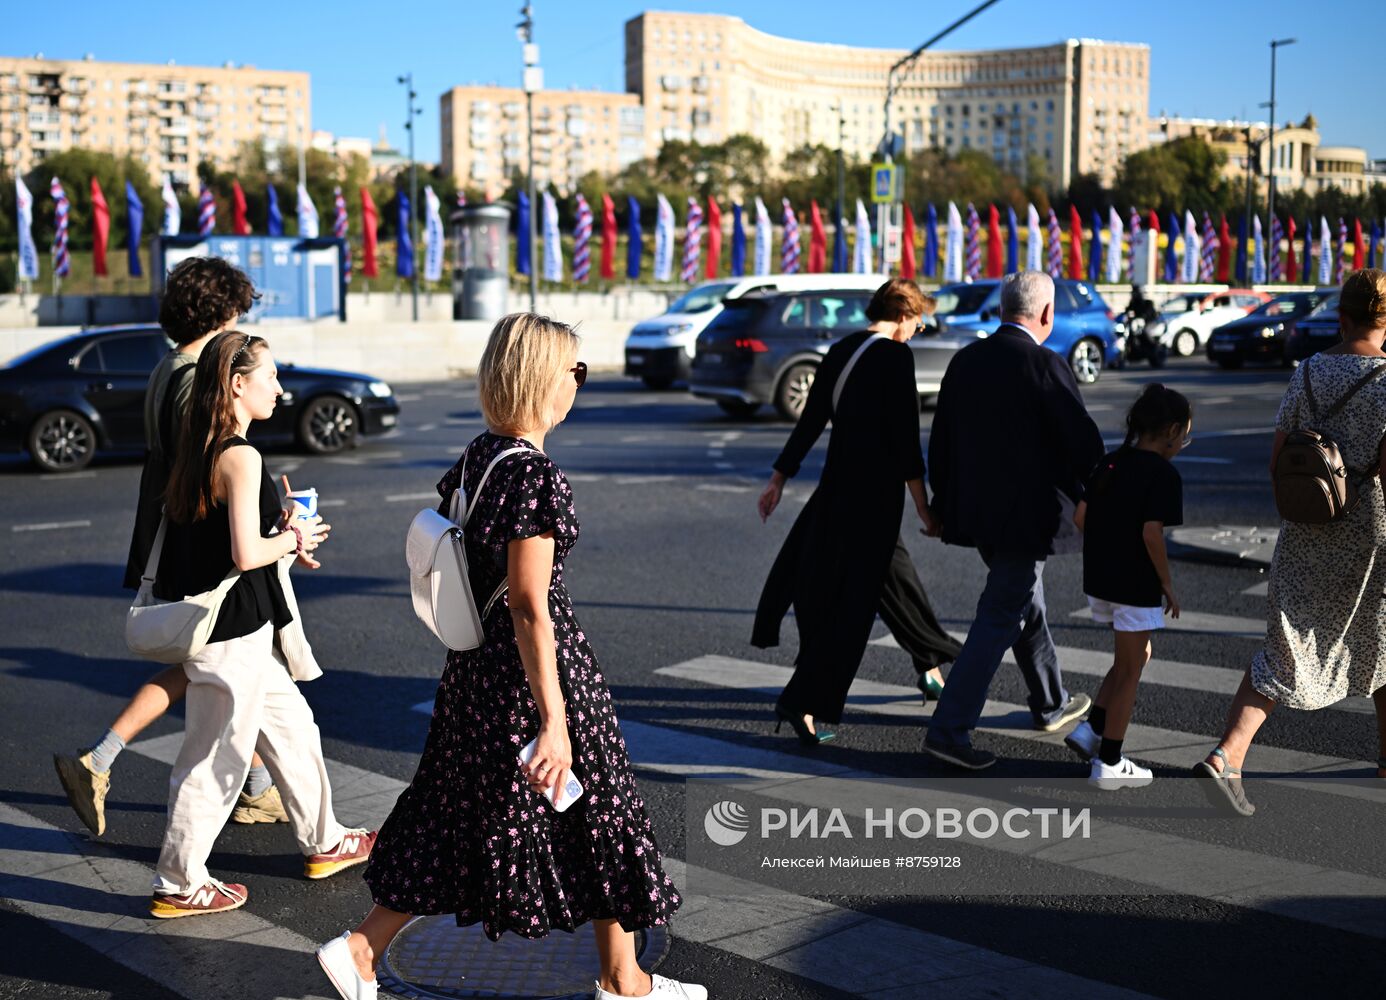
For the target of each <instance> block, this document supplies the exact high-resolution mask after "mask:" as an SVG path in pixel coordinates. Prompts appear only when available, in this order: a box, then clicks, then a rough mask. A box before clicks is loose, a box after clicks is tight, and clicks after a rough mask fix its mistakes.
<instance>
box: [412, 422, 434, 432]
mask: <svg viewBox="0 0 1386 1000" xmlns="http://www.w3.org/2000/svg"><path fill="white" fill-rule="evenodd" d="M437 429H438V425H437V424H419V426H417V427H415V428H414V430H416V431H419V432H420V433H422V434H427V433H429V432H430V431H436V430H437Z"/></svg>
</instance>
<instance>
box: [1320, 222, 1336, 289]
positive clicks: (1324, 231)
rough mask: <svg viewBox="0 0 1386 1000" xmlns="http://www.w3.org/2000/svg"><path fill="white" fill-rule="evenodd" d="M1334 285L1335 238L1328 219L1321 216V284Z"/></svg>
mask: <svg viewBox="0 0 1386 1000" xmlns="http://www.w3.org/2000/svg"><path fill="white" fill-rule="evenodd" d="M1332 283H1333V236H1332V234H1331V233H1330V232H1329V231H1328V219H1327V218H1326V217H1325V216H1322V215H1320V216H1319V284H1320V285H1330V284H1332Z"/></svg>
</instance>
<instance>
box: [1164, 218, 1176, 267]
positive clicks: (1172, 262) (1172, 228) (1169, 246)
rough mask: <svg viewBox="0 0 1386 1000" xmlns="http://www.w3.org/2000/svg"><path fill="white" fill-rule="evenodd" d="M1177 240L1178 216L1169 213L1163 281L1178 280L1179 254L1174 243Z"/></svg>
mask: <svg viewBox="0 0 1386 1000" xmlns="http://www.w3.org/2000/svg"><path fill="white" fill-rule="evenodd" d="M1178 240H1179V216H1177V215H1175V214H1174V213H1173V212H1170V213H1169V242H1167V243H1166V244H1165V281H1166V282H1168V283H1170V284H1173V283H1174V282H1176V281H1178V280H1179V255H1178V253H1176V252H1175V248H1174V244H1175V243H1176V242H1178Z"/></svg>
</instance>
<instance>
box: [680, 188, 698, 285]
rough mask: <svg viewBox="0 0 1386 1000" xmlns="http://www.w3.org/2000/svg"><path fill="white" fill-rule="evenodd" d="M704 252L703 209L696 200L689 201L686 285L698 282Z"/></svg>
mask: <svg viewBox="0 0 1386 1000" xmlns="http://www.w3.org/2000/svg"><path fill="white" fill-rule="evenodd" d="M702 252H703V208H702V206H701V205H699V204H698V201H697V199H696V198H692V197H690V198H689V199H688V221H687V222H686V223H685V224H684V228H683V272H682V274H681V275H680V277H682V278H683V280H684V282H685V283H686V284H689V285H691V284H693V283H694V282H696V281H697V280H698V258H699V257H701V256H702Z"/></svg>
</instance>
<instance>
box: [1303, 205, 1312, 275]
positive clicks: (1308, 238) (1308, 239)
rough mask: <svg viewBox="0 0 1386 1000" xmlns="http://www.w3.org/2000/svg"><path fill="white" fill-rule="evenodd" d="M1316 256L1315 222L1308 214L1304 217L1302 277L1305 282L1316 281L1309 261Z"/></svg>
mask: <svg viewBox="0 0 1386 1000" xmlns="http://www.w3.org/2000/svg"><path fill="white" fill-rule="evenodd" d="M1313 256H1314V222H1313V220H1312V219H1310V218H1309V217H1308V216H1305V217H1304V277H1303V279H1301V280H1302V281H1303V282H1304V284H1306V285H1312V284H1313V283H1314V278H1313V271H1312V270H1311V269H1310V267H1309V263H1310V261H1311V260H1312V258H1313Z"/></svg>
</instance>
